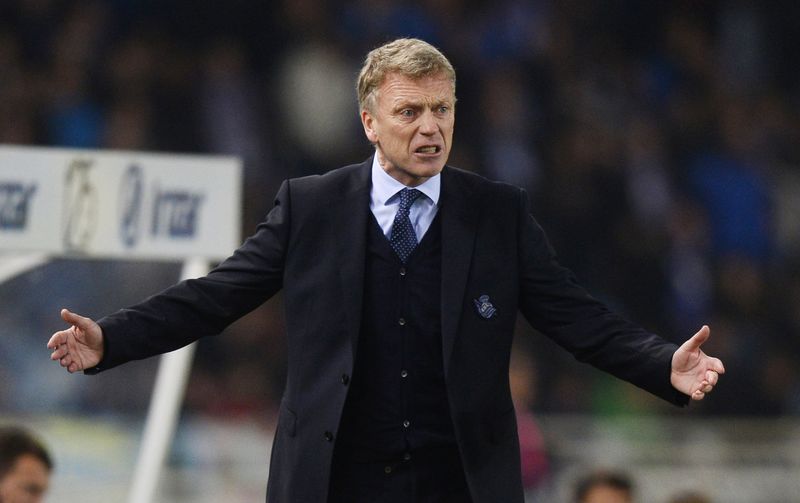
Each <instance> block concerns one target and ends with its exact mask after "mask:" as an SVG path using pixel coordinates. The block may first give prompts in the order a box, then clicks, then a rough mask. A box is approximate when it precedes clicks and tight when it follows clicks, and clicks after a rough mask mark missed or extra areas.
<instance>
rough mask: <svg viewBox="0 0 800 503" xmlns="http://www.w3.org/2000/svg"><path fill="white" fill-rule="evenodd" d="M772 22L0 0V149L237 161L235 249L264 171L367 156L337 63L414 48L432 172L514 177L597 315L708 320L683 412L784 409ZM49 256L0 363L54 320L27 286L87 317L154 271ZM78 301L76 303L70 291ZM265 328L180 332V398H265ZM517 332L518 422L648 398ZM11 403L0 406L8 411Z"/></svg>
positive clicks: (257, 200) (777, 8)
mask: <svg viewBox="0 0 800 503" xmlns="http://www.w3.org/2000/svg"><path fill="white" fill-rule="evenodd" d="M797 26H800V5H798V4H797V3H795V2H788V1H775V2H748V1H726V2H722V1H719V2H716V1H706V0H694V1H674V2H639V1H632V0H627V1H626V0H604V1H597V2H586V1H578V0H564V1H557V2H556V1H547V0H492V1H486V0H431V1H428V2H420V1H412V0H370V1H367V0H338V1H329V2H325V1H321V0H283V1H275V2H256V1H248V0H228V1H227V2H212V1H205V0H201V1H180V0H105V1H101V0H95V1H90V0H82V1H77V0H74V1H72V0H6V1H4V2H2V3H0V117H1V118H2V119H0V143H12V144H26V145H46V146H66V147H82V148H110V149H125V150H146V151H167V152H190V153H215V154H216V153H222V154H232V155H237V156H240V157H241V158H242V159H243V160H244V169H245V211H244V222H243V226H242V232H243V235H247V234H249V233H250V232H252V230H253V229H254V227H255V225H256V224H257V222H258V221H260V220H261V219H262V218H263V216H264V215H265V214H266V213H267V211H268V210H269V208H270V207H271V204H272V197H273V195H274V194H275V192H276V190H277V187H278V185H279V183H280V181H281V180H282V179H284V178H286V177H292V176H300V175H306V174H310V173H320V172H324V171H326V170H328V169H332V168H335V167H339V166H342V165H345V164H351V163H355V162H360V161H362V160H364V159H366V158H367V157H368V156H369V155H370V154H371V146H370V145H369V144H368V142H367V141H366V139H365V137H364V135H363V133H362V131H361V130H360V124H359V121H358V114H357V105H356V99H355V90H354V81H355V77H356V74H357V71H358V69H359V68H360V65H361V61H362V59H363V57H364V55H365V54H366V52H367V51H368V50H370V49H371V48H373V47H375V46H377V45H379V44H381V43H383V42H385V41H386V40H389V39H392V38H396V37H399V36H415V37H419V38H423V39H425V40H427V41H429V42H431V43H433V44H434V45H436V46H438V47H439V48H440V49H442V50H443V52H444V53H445V54H446V55H447V56H448V57H449V58H450V59H451V61H452V62H453V64H454V66H455V69H456V72H457V78H458V82H457V96H458V106H457V114H456V116H457V121H456V133H455V140H454V150H453V154H452V156H451V159H450V164H452V165H454V166H458V167H461V168H464V169H468V170H472V171H475V172H478V173H481V174H484V175H485V176H487V177H490V178H493V179H499V180H505V181H508V182H510V183H513V184H516V185H519V186H522V187H525V188H526V189H527V190H528V193H529V196H530V199H531V203H532V207H533V211H534V215H535V216H536V218H537V219H538V221H539V222H540V223H541V224H542V226H543V227H544V228H545V230H546V231H547V233H548V235H549V237H550V239H551V241H552V244H553V246H554V248H555V249H556V250H557V252H558V253H559V256H560V259H561V261H562V263H563V264H565V265H567V266H568V267H570V268H571V269H572V270H573V271H574V272H575V273H576V275H577V277H578V279H579V280H580V281H581V282H582V283H583V284H584V285H586V286H587V288H588V289H589V290H590V291H591V292H593V294H594V295H595V296H597V297H599V298H601V299H602V300H604V301H605V302H607V303H608V304H609V305H611V306H612V307H613V308H614V309H616V310H618V311H621V312H622V313H624V314H625V315H626V316H629V317H631V318H632V319H634V320H636V321H637V322H639V323H641V324H642V325H643V326H645V327H647V328H648V329H649V330H652V331H654V332H657V333H660V334H662V335H664V336H665V337H667V338H670V339H672V340H674V341H676V342H682V341H683V340H684V339H686V338H688V337H689V336H691V335H692V334H693V333H694V332H695V331H697V330H698V329H699V328H700V326H701V325H702V324H706V323H707V324H709V325H710V326H711V329H712V335H711V340H710V341H709V343H708V345H707V352H708V353H710V354H714V355H716V356H719V357H720V358H721V359H722V360H723V361H724V362H725V365H726V367H727V368H728V373H727V374H726V376H725V378H724V381H722V383H721V384H720V385H719V386H718V387H717V389H716V390H715V391H714V394H713V398H712V399H710V400H705V401H704V402H703V403H702V404H701V405H700V406H693V407H692V408H691V411H690V413H693V414H740V415H767V416H772V415H780V414H797V413H800V338H798V334H800V253H798V252H800V225H798V221H799V220H800V169H799V167H800V114H799V113H798V110H800V52H798V51H797V50H796V48H797V47H800V31H798V30H797ZM321 259H322V260H324V258H321ZM52 267H53V268H54V269H53V273H52V274H51V275H50V276H47V277H40V276H39V277H37V276H35V275H34V276H33V277H31V278H27V279H20V280H19V281H16V282H15V283H14V286H13V292H11V291H9V290H5V291H3V288H8V287H0V297H2V298H3V299H2V300H3V301H4V302H10V301H12V299H13V302H14V304H15V305H16V306H18V307H17V308H14V309H11V310H9V309H7V306H9V304H8V303H6V304H5V306H6V307H4V308H3V309H2V311H1V312H0V322H2V326H3V331H4V333H3V338H4V339H5V340H4V341H0V345H1V346H2V350H3V352H4V353H5V355H3V356H2V357H3V358H11V359H13V358H15V357H14V356H13V352H14V351H15V349H14V348H15V347H16V348H19V347H27V346H24V345H22V344H21V343H19V344H16V343H15V344H12V343H11V342H10V341H9V339H8V337H6V333H5V331H6V330H8V331H9V332H8V334H15V335H14V336H15V337H26V338H28V339H29V340H33V341H34V342H32V343H30V344H33V345H36V344H40V345H41V347H42V348H43V347H44V344H45V342H46V340H47V337H48V336H49V333H40V332H38V330H40V326H39V325H37V324H36V323H33V324H32V323H31V322H30V320H31V319H32V318H39V317H42V316H47V317H52V318H53V320H54V322H55V323H57V321H58V320H57V314H58V310H57V308H55V309H53V310H51V311H48V312H47V313H38V312H36V311H35V307H34V306H35V305H39V304H40V302H39V299H40V298H41V297H42V296H45V297H55V298H56V299H58V300H59V301H63V302H64V303H66V304H67V305H71V306H75V304H76V303H78V304H80V303H83V304H86V309H85V311H87V312H86V313H85V314H88V315H102V314H104V312H107V311H105V310H106V309H115V308H117V307H121V305H116V306H109V305H106V304H102V303H101V301H108V300H109V299H111V300H115V299H117V297H115V295H118V294H115V293H112V292H111V291H109V292H107V293H108V295H103V294H101V293H97V291H98V290H99V291H101V292H102V290H100V289H101V288H108V289H109V290H112V289H114V288H116V289H123V290H126V291H132V292H136V293H137V294H139V293H141V294H142V295H146V294H147V293H152V291H151V292H140V291H139V290H143V288H145V287H142V286H141V285H142V279H143V278H146V277H152V278H153V280H154V282H155V284H158V283H157V281H158V280H159V278H161V277H163V268H164V267H165V266H157V265H148V264H133V265H132V264H127V265H126V264H123V265H115V264H99V265H98V264H93V265H86V264H78V263H71V262H66V261H64V262H60V263H56V264H55V265H53V266H52ZM81 268H84V269H81ZM92 268H95V269H92ZM96 268H100V271H99V272H98V271H97V270H96ZM77 270H81V271H83V270H86V271H87V274H88V273H89V272H91V274H93V276H92V278H93V279H87V278H85V277H84V276H83V275H82V274H79V273H77V272H75V271H77ZM92 271H93V272H92ZM176 274H177V273H176ZM109 284H110V285H109ZM101 285H106V286H101ZM159 285H160V284H159ZM160 286H166V285H160ZM160 286H159V288H160ZM84 290H86V291H88V290H92V291H95V292H96V295H95V297H97V299H96V300H98V303H95V304H91V303H90V302H89V301H87V300H85V299H84V300H80V299H79V298H78V297H80V295H79V294H78V293H77V292H80V291H84ZM26 298H28V299H30V300H28V301H27V303H26V300H25V299H26ZM133 300H135V299H133ZM19 306H27V307H26V308H25V309H20V308H19ZM57 307H61V306H57ZM48 309H50V307H49V306H48ZM12 310H13V311H14V312H13V313H11V312H10V311H12ZM76 310H77V308H76ZM282 323H283V321H282V312H281V306H280V299H278V300H276V301H271V302H269V303H267V304H266V305H265V306H263V307H261V308H259V309H258V310H256V311H255V312H254V313H252V314H251V315H249V316H248V317H246V318H244V319H243V320H241V321H240V322H238V323H236V324H235V325H234V326H233V327H231V328H230V329H229V330H228V333H227V334H225V335H223V336H222V337H219V338H213V339H210V340H207V341H203V342H202V344H201V345H200V348H199V351H198V356H197V364H196V366H195V369H194V371H193V376H192V379H191V382H190V386H189V392H188V399H187V400H188V401H187V405H188V407H189V408H190V410H193V411H196V412H201V413H209V414H220V415H228V416H230V415H237V414H250V413H256V414H262V413H263V411H264V410H272V409H273V408H274V407H275V406H276V405H277V401H278V400H279V397H280V393H281V389H282V379H283V369H284V365H285V362H284V358H285V355H284V342H283V340H282V337H283V326H282ZM48 326H49V325H48ZM518 335H519V337H518V340H519V345H518V348H517V350H518V351H519V352H520V353H521V354H522V355H523V357H524V358H526V359H527V360H528V364H527V365H528V366H529V367H530V369H532V375H534V377H531V378H530V379H529V381H528V385H529V387H530V388H531V389H530V390H528V391H527V393H528V395H527V397H528V398H527V399H526V403H529V404H530V407H532V408H533V409H534V410H535V411H537V412H592V413H620V412H623V413H624V412H663V411H666V410H669V409H668V406H665V405H662V404H660V403H658V402H657V401H656V400H651V399H650V398H649V397H647V396H644V393H641V392H639V391H636V390H633V389H632V388H631V387H630V386H627V385H622V384H620V383H618V382H617V381H615V380H613V379H611V378H608V377H605V376H603V375H601V374H600V373H598V372H596V371H594V370H592V369H589V368H587V367H585V366H581V365H577V364H575V363H573V362H572V360H571V357H569V356H568V355H566V354H565V353H564V352H563V351H561V350H560V349H558V348H556V347H554V345H553V344H552V343H550V342H549V341H548V340H547V339H546V338H544V337H543V336H541V335H540V334H536V333H534V331H533V330H532V329H531V328H530V327H529V326H528V325H527V324H526V323H524V322H520V323H519V334H518ZM26 344H28V343H26ZM36 347H37V348H38V346H36ZM8 355H11V356H8ZM19 358H22V357H19ZM37 358H42V359H43V360H46V358H47V357H46V353H45V352H42V353H41V355H38V354H37ZM134 365H136V364H134ZM136 369H139V370H136ZM152 369H153V367H152V366H146V365H145V366H139V367H135V368H134V369H133V370H130V371H129V372H132V373H134V374H135V373H136V372H140V373H141V374H148V373H152ZM21 371H22V372H24V369H23V370H21ZM115 372H116V373H118V374H120V375H121V374H123V373H125V372H127V371H126V370H117V371H115ZM0 373H2V370H0ZM126 375H127V377H126V378H125V379H122V378H120V380H122V381H129V382H130V381H135V379H130V375H131V374H126ZM109 377H111V376H109ZM103 379H106V377H105V376H104V377H99V378H94V379H92V380H91V381H93V382H94V381H99V380H103ZM107 382H108V381H107ZM92 386H99V385H94V384H93V385H92ZM135 388H136V387H135V386H134V390H135ZM20 389H21V388H20ZM138 391H140V392H142V393H143V396H146V388H145V389H142V390H138ZM13 393H14V391H13V390H5V391H2V392H0V405H2V404H5V405H8V404H9V403H14V404H17V405H18V406H19V407H21V408H23V409H24V408H25V400H24V398H25V397H18V396H13ZM125 393H126V392H125V391H124V390H122V389H116V390H115V392H114V394H113V397H112V396H110V394H109V393H104V392H97V391H96V390H95V392H93V393H92V394H90V395H89V396H87V397H85V398H83V399H82V400H80V401H79V405H80V407H83V408H100V409H102V407H103V406H104V404H106V403H108V402H109V401H113V402H115V403H117V405H118V406H119V407H122V408H123V409H124V408H125V407H126V406H128V407H134V406H135V407H139V406H141V404H142V402H143V401H144V400H146V398H145V399H142V398H137V399H128V398H125ZM131 393H132V392H131ZM120 394H121V395H122V398H121V397H120ZM30 396H37V394H36V393H34V394H33V395H30V394H26V397H30ZM19 404H22V405H19Z"/></svg>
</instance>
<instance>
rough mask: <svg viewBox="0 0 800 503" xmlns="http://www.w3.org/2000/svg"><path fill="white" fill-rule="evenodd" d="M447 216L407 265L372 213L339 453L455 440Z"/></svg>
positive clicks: (389, 452) (396, 454)
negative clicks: (449, 377) (445, 263)
mask: <svg viewBox="0 0 800 503" xmlns="http://www.w3.org/2000/svg"><path fill="white" fill-rule="evenodd" d="M439 220H440V219H439V216H438V215H437V217H436V218H435V219H434V221H433V223H432V224H431V226H430V228H429V229H428V231H427V232H426V233H425V236H424V237H423V238H422V241H421V242H420V243H419V245H418V246H417V248H416V249H415V250H414V251H413V253H412V254H411V255H410V256H409V258H408V260H407V263H406V264H405V265H403V264H402V263H401V262H400V259H399V258H398V256H397V255H396V254H395V252H394V250H393V249H392V248H391V246H390V245H389V241H388V240H387V239H386V236H384V234H383V233H382V231H381V229H380V226H379V225H378V223H377V222H376V221H375V219H374V218H370V224H369V230H368V238H367V255H366V267H365V270H364V312H363V315H362V325H361V333H360V334H359V339H358V347H357V352H356V361H355V368H354V370H353V376H352V379H351V383H350V386H351V388H350V390H349V393H348V398H347V402H346V404H345V409H344V413H343V415H342V423H341V425H340V428H339V436H338V440H337V445H336V449H337V456H343V457H346V458H350V459H354V460H359V461H382V460H392V459H401V458H402V457H403V456H406V455H408V453H410V452H414V451H420V450H425V449H427V448H431V447H440V446H454V445H455V437H454V433H453V425H452V420H451V418H450V410H449V406H448V401H447V392H446V389H445V381H444V367H443V362H442V336H441V316H440V309H441V307H440V302H441V300H440V299H441V295H440V291H441V226H440V224H439Z"/></svg>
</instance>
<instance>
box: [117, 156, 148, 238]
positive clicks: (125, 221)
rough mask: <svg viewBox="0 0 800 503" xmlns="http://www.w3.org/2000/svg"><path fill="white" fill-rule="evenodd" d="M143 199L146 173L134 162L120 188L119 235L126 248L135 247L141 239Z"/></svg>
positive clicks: (124, 176) (126, 172) (123, 178)
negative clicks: (140, 227)
mask: <svg viewBox="0 0 800 503" xmlns="http://www.w3.org/2000/svg"><path fill="white" fill-rule="evenodd" d="M143 199H144V174H143V173H142V168H140V167H139V166H138V165H137V164H132V165H131V166H129V167H128V169H127V170H126V171H125V174H124V175H122V183H121V184H120V190H119V214H120V222H119V237H120V239H121V240H122V244H123V245H124V246H125V247H126V248H133V247H134V246H136V242H137V241H138V240H139V222H140V221H141V215H142V201H143Z"/></svg>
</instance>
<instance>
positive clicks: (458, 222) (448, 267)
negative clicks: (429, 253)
mask: <svg viewBox="0 0 800 503" xmlns="http://www.w3.org/2000/svg"><path fill="white" fill-rule="evenodd" d="M465 182H466V180H465V179H464V177H463V176H462V175H460V174H459V173H458V172H456V171H454V170H453V169H452V168H449V167H445V168H444V170H443V171H442V196H441V199H440V208H439V211H441V213H442V214H441V218H442V294H441V295H442V300H441V302H442V304H441V315H442V356H443V358H444V371H445V376H446V375H447V373H448V370H449V365H450V356H451V355H452V353H453V345H454V344H455V340H456V334H457V332H458V323H459V320H460V318H461V311H462V308H463V306H464V290H465V288H466V284H467V276H468V275H469V267H470V263H471V262H472V252H473V248H474V246H475V225H476V224H475V222H476V220H477V219H476V218H475V214H476V207H477V206H478V204H476V202H475V199H474V198H472V192H473V188H472V187H471V186H469V185H468V184H467V183H465Z"/></svg>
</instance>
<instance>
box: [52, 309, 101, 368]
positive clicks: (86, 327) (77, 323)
mask: <svg viewBox="0 0 800 503" xmlns="http://www.w3.org/2000/svg"><path fill="white" fill-rule="evenodd" d="M61 318H62V319H63V320H64V321H66V322H67V323H69V324H70V325H71V326H70V327H69V328H68V329H66V330H60V331H58V332H56V333H54V334H53V336H52V337H50V340H49V341H48V342H47V347H48V348H50V349H52V350H53V353H52V354H51V355H50V359H51V360H58V362H59V363H60V364H61V366H62V367H64V368H66V369H67V370H68V371H69V372H70V373H72V372H78V371H80V370H86V369H88V368H92V367H94V366H96V365H97V364H98V363H100V360H102V359H103V331H102V329H101V328H100V325H98V324H97V323H95V322H94V320H92V319H90V318H86V317H84V316H79V315H77V314H75V313H71V312H70V311H68V310H66V309H62V310H61Z"/></svg>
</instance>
